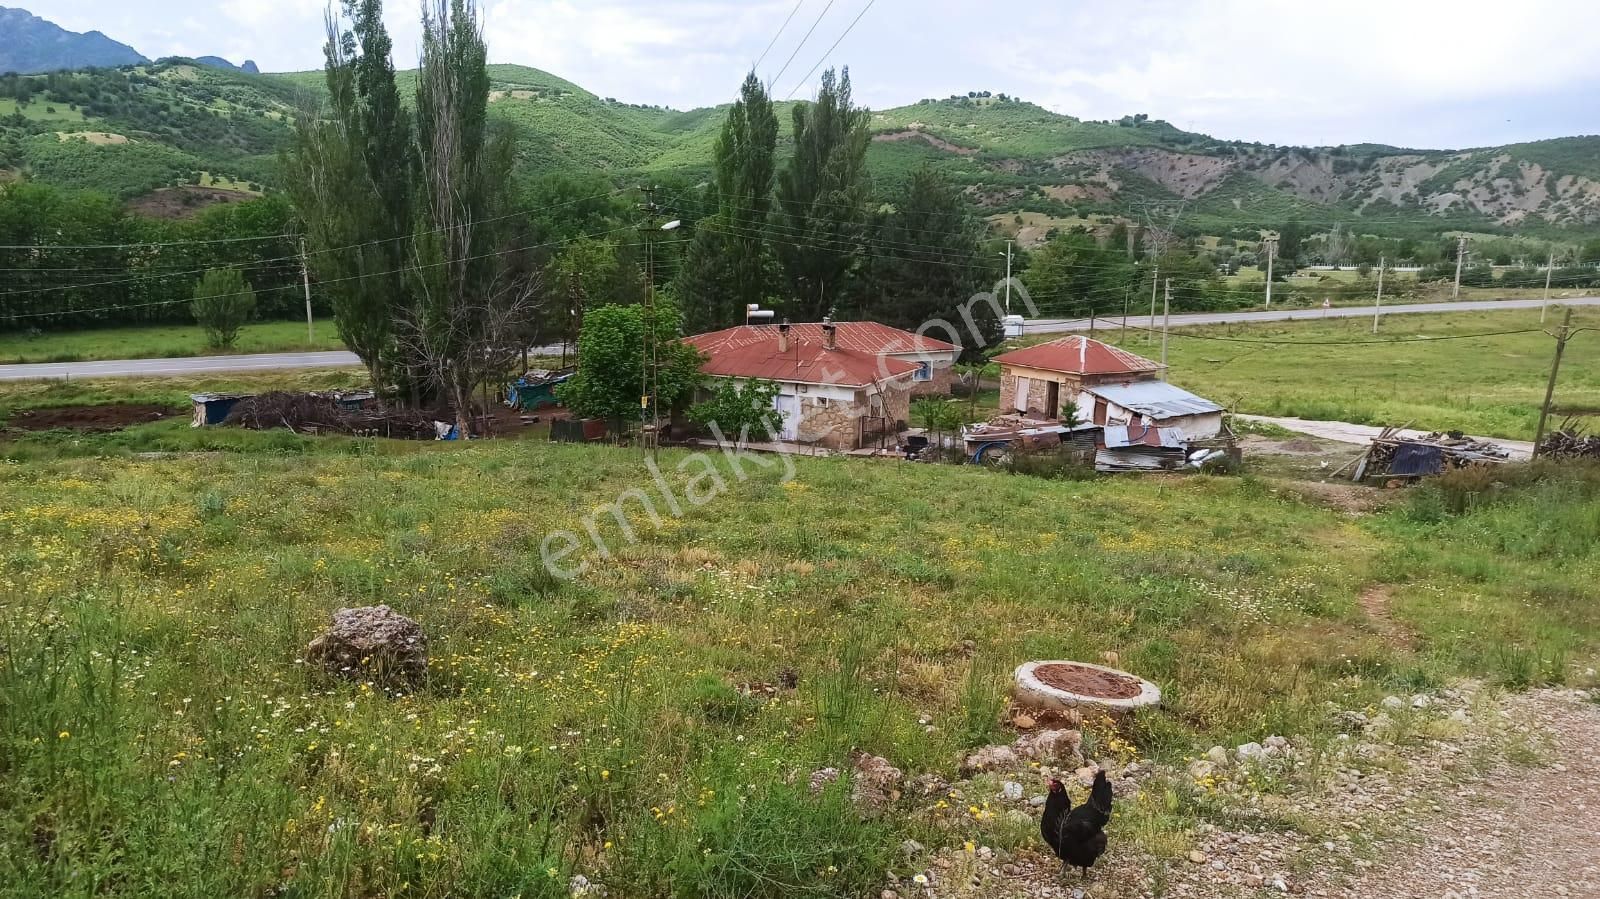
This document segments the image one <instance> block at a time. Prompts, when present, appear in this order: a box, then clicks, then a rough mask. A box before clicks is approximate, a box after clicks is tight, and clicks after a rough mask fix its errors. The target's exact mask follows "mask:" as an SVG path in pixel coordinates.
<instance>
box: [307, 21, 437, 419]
mask: <svg viewBox="0 0 1600 899" xmlns="http://www.w3.org/2000/svg"><path fill="white" fill-rule="evenodd" d="M343 9H344V19H346V20H348V25H349V28H348V30H345V31H343V32H341V31H340V26H341V24H342V23H341V20H340V19H339V18H337V17H335V16H334V15H333V14H332V13H330V14H329V15H328V18H327V22H326V24H327V36H328V39H327V43H326V44H325V45H324V47H323V54H324V57H325V65H324V72H325V77H326V81H327V85H328V108H327V109H326V110H319V109H305V110H302V112H301V115H300V118H299V122H298V126H297V128H296V136H295V141H294V144H293V146H292V149H291V150H290V151H289V153H288V154H287V155H286V156H285V158H284V169H285V173H286V176H287V177H286V181H287V183H288V185H289V191H290V194H291V196H292V197H293V199H294V202H295V207H296V208H297V209H298V210H299V211H300V215H301V217H302V218H303V219H304V221H305V224H306V238H307V243H308V245H309V246H308V249H309V250H310V257H309V263H310V267H311V269H312V271H313V272H314V273H315V275H316V276H317V279H318V281H320V282H322V283H323V285H324V288H323V289H324V290H326V291H327V292H328V293H329V294H330V295H331V297H332V300H333V312H334V321H335V323H336V324H337V326H338V328H339V335H340V337H342V338H343V339H344V342H345V344H346V345H347V346H349V347H350V349H351V350H352V351H353V352H355V353H356V355H358V356H360V357H361V361H362V362H363V363H364V364H365V365H366V366H367V370H368V372H369V373H370V374H371V375H372V379H373V383H374V386H376V387H378V388H380V389H381V388H384V387H388V386H391V385H399V384H402V383H403V382H405V381H406V380H407V378H406V374H407V373H406V371H405V369H406V366H403V365H401V364H399V363H398V361H397V359H396V352H395V343H394V336H395V335H394V321H395V319H396V317H397V313H398V311H399V310H400V309H402V308H404V307H405V306H406V305H408V299H407V297H408V292H409V285H408V283H407V279H406V276H405V267H406V262H407V260H408V259H409V258H410V251H411V248H410V246H409V240H408V238H409V237H410V235H411V231H412V227H413V220H412V210H411V207H412V192H413V177H414V172H415V159H416V156H415V150H414V145H413V142H412V123H411V116H410V114H409V113H408V112H407V111H406V109H405V108H404V107H403V106H401V104H400V100H399V91H398V89H397V88H396V87H395V79H394V62H393V60H392V59H391V58H390V52H391V42H390V39H389V34H388V32H387V30H385V28H384V24H383V3H382V0H344V6H343Z"/></svg>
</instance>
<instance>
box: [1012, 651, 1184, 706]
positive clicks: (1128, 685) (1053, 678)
mask: <svg viewBox="0 0 1600 899" xmlns="http://www.w3.org/2000/svg"><path fill="white" fill-rule="evenodd" d="M1016 693H1017V703H1018V704H1019V705H1023V706H1028V707H1031V708H1038V709H1058V710H1061V711H1066V710H1068V709H1077V710H1080V711H1081V710H1083V709H1085V708H1089V709H1095V708H1099V709H1105V710H1107V711H1110V712H1118V713H1125V712H1131V711H1133V710H1135V709H1139V708H1143V707H1145V706H1153V705H1159V704H1160V702H1161V688H1160V687H1157V686H1156V685H1155V684H1152V683H1150V682H1149V681H1147V680H1145V679H1143V678H1140V677H1135V676H1134V675H1131V674H1129V673H1128V672H1126V671H1118V670H1117V669H1115V668H1107V667H1106V666H1104V665H1091V664H1090V663H1088V662H1072V661H1065V660H1053V661H1043V662H1024V663H1023V664H1021V665H1019V666H1017V685H1016Z"/></svg>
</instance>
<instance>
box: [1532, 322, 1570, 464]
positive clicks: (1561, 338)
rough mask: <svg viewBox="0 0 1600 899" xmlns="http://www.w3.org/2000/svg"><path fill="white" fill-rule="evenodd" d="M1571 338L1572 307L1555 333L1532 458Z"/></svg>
mask: <svg viewBox="0 0 1600 899" xmlns="http://www.w3.org/2000/svg"><path fill="white" fill-rule="evenodd" d="M1571 336H1572V307H1571V306H1568V307H1567V314H1566V315H1565V316H1564V317H1562V319H1561V329H1560V330H1558V331H1557V332H1556V358H1555V361H1554V362H1552V363H1550V383H1548V384H1546V385H1545V387H1544V405H1543V406H1541V407H1539V429H1538V430H1537V431H1535V432H1534V433H1533V458H1535V459H1537V458H1539V444H1540V443H1543V442H1544V426H1545V422H1546V421H1547V420H1548V419H1549V418H1550V401H1551V400H1552V399H1554V398H1555V395H1556V374H1557V373H1558V372H1560V371H1561V355H1562V354H1563V353H1565V352H1566V351H1567V338H1569V337H1571Z"/></svg>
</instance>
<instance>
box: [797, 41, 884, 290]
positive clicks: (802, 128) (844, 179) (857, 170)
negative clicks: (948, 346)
mask: <svg viewBox="0 0 1600 899" xmlns="http://www.w3.org/2000/svg"><path fill="white" fill-rule="evenodd" d="M867 118H868V116H867V111H866V110H865V109H862V108H861V107H858V106H856V105H855V104H854V103H853V102H852V101H851V97H850V70H849V69H845V70H844V71H843V73H842V74H840V75H837V76H836V75H835V74H834V70H833V69H829V70H827V71H826V72H823V73H822V86H821V89H820V90H819V91H818V92H817V98H816V100H814V101H812V102H810V103H800V104H797V105H796V106H795V107H794V144H795V149H794V156H792V157H790V159H789V165H788V167H787V168H786V169H785V170H784V171H783V172H782V173H781V174H780V175H779V176H778V214H779V219H778V222H779V227H778V228H777V229H776V230H777V233H778V236H777V237H775V238H774V244H775V247H776V249H777V253H778V261H779V262H780V263H781V264H782V266H783V274H784V277H785V279H786V280H787V281H788V286H789V289H790V291H791V292H792V294H793V295H792V299H791V303H792V306H793V311H794V313H795V314H796V315H797V316H799V317H803V318H810V319H813V320H814V319H817V318H820V317H822V316H823V315H826V314H828V312H829V311H830V310H832V309H833V308H834V307H835V306H836V305H838V303H839V298H840V297H841V296H842V295H843V294H844V292H845V287H846V279H847V276H848V275H849V274H850V272H851V271H852V270H854V269H855V268H856V266H857V265H858V264H859V262H860V260H861V257H862V239H863V230H864V229H863V223H864V220H865V218H866V211H865V207H866V187H865V182H864V178H863V175H864V172H865V168H866V155H867Z"/></svg>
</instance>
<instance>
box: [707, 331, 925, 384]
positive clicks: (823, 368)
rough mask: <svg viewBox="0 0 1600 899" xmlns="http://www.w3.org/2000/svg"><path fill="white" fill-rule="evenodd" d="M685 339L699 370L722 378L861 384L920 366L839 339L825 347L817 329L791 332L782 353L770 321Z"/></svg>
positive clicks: (902, 373) (907, 373) (897, 376)
mask: <svg viewBox="0 0 1600 899" xmlns="http://www.w3.org/2000/svg"><path fill="white" fill-rule="evenodd" d="M795 327H796V328H799V327H803V326H795ZM890 330H893V329H890ZM735 332H743V333H735ZM762 332H765V333H762ZM902 333H904V332H902ZM908 336H909V335H908ZM935 342H937V341H935ZM684 343H687V344H689V345H691V346H693V347H694V348H696V349H698V350H699V351H700V352H701V353H703V354H704V355H705V356H706V362H705V364H704V365H701V366H700V370H701V371H702V372H705V373H706V374H708V375H717V376H720V377H725V378H761V379H763V380H768V381H798V382H801V383H805V384H833V385H838V386H841V387H865V386H867V385H869V384H872V383H875V382H878V381H886V380H892V379H894V378H901V377H905V376H906V375H909V374H911V373H912V372H914V371H916V370H917V369H918V368H919V367H920V366H919V365H917V363H915V362H907V361H906V360H904V359H896V358H894V357H893V356H880V355H876V354H874V353H867V352H862V351H861V350H857V349H851V348H849V347H846V346H844V344H843V342H842V341H841V342H840V344H839V347H838V349H833V350H830V349H827V348H825V347H824V346H823V344H822V334H821V330H820V328H819V330H818V331H817V337H816V339H815V340H809V339H801V338H797V337H796V336H795V334H794V332H793V331H791V332H790V334H789V348H788V350H787V351H786V352H781V353H780V352H779V351H778V329H777V326H775V325H773V326H766V325H761V326H746V327H744V328H729V329H728V330H726V331H714V332H712V333H710V334H697V335H695V336H693V337H685V338H684Z"/></svg>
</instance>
